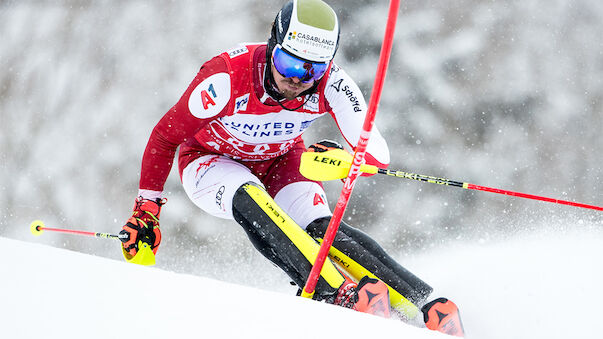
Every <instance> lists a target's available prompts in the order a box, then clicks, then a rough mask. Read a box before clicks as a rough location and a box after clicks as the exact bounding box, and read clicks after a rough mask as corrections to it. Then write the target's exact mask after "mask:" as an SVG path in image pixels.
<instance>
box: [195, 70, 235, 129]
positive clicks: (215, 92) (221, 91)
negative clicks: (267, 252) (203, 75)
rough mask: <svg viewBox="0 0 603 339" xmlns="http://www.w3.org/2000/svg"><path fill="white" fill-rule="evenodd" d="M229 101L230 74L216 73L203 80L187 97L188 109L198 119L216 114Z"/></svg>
mask: <svg viewBox="0 0 603 339" xmlns="http://www.w3.org/2000/svg"><path fill="white" fill-rule="evenodd" d="M229 101H230V76H229V75H228V73H218V74H214V75H212V76H210V77H209V78H207V79H205V80H203V81H202V82H201V83H200V84H199V85H197V87H196V88H195V89H194V90H193V92H192V93H191V95H190V97H189V98H188V109H189V110H190V112H191V114H192V115H193V116H195V117H197V118H199V119H206V118H211V117H213V116H216V115H218V113H220V112H221V111H222V110H223V109H224V107H226V105H227V104H228V102H229Z"/></svg>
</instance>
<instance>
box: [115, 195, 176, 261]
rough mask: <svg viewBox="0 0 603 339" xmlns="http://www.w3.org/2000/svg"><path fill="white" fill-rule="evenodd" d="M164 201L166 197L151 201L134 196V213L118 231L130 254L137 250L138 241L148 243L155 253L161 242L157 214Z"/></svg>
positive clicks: (134, 253)
mask: <svg viewBox="0 0 603 339" xmlns="http://www.w3.org/2000/svg"><path fill="white" fill-rule="evenodd" d="M165 203H166V199H157V200H155V201H153V200H149V199H143V198H142V197H138V198H136V204H135V205H134V213H133V214H132V217H131V218H130V219H128V222H127V223H126V224H125V225H124V226H123V228H122V230H121V231H120V232H119V235H120V240H121V241H122V246H123V248H124V250H125V251H126V252H127V253H129V254H130V255H131V256H135V255H136V252H138V242H139V241H142V242H144V243H147V244H149V245H150V246H151V250H153V254H157V248H158V247H159V244H160V243H161V231H160V230H159V214H160V212H161V206H163V205H164V204H165Z"/></svg>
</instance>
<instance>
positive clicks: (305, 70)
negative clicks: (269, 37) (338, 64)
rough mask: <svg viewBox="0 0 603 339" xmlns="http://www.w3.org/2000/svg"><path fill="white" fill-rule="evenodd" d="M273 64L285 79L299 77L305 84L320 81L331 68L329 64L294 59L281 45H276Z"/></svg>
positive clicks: (273, 52)
mask: <svg viewBox="0 0 603 339" xmlns="http://www.w3.org/2000/svg"><path fill="white" fill-rule="evenodd" d="M272 64H273V65H274V67H275V68H276V71H277V72H279V73H280V75H282V76H284V77H285V78H294V77H297V78H298V79H299V80H301V82H303V83H308V82H311V81H317V80H320V78H322V76H323V75H325V72H326V71H327V68H329V63H328V62H327V63H324V62H310V61H306V60H302V59H299V58H297V57H294V56H293V55H291V54H289V53H287V52H286V51H284V50H283V48H282V47H281V45H276V46H275V47H274V50H273V51H272Z"/></svg>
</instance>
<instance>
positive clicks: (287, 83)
mask: <svg viewBox="0 0 603 339" xmlns="http://www.w3.org/2000/svg"><path fill="white" fill-rule="evenodd" d="M272 77H273V78H274V82H276V86H277V87H278V90H279V92H281V94H282V95H283V96H284V97H285V98H287V100H291V99H295V98H296V97H297V96H298V95H300V94H301V93H302V92H303V91H305V90H308V89H310V87H312V86H314V81H310V82H308V83H303V82H301V80H299V78H298V77H293V78H285V77H284V76H282V75H281V74H280V73H279V72H278V71H277V70H276V68H275V67H274V65H272Z"/></svg>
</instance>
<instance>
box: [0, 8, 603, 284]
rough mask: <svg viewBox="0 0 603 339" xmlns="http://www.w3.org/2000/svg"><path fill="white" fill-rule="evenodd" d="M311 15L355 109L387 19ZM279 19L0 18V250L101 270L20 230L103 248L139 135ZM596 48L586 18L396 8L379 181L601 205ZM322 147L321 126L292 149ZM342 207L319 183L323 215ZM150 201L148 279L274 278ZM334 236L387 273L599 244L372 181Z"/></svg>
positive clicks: (573, 218)
mask: <svg viewBox="0 0 603 339" xmlns="http://www.w3.org/2000/svg"><path fill="white" fill-rule="evenodd" d="M327 2H328V3H329V4H330V5H331V6H332V7H333V8H334V9H335V10H336V12H337V13H338V15H339V19H340V23H341V30H342V31H341V39H340V48H339V51H338V54H337V56H336V58H335V60H336V62H337V64H338V65H339V66H340V67H342V68H344V69H345V70H346V71H347V72H348V73H349V74H350V75H351V76H352V78H354V79H355V80H356V82H357V83H358V84H359V86H360V87H361V89H362V90H363V93H364V95H365V98H366V100H367V101H368V99H369V97H370V94H371V88H372V85H373V81H374V77H375V72H376V68H377V61H378V59H379V51H380V48H381V40H382V38H383V34H384V30H385V21H386V15H387V8H388V1H385V0H380V1H377V0H346V1H343V0H339V1H336V0H331V1H327ZM283 3H284V1H267V0H230V1H218V0H205V1H193V0H187V1H178V0H172V1H167V0H162V1H142V0H138V1H134V0H131V1H117V0H115V1H110V0H107V1H85V0H81V1H76V0H71V1H68V0H65V1H35V0H31V1H28V0H24V1H11V0H4V1H0V37H1V38H0V41H1V43H0V66H1V67H0V117H1V118H0V192H1V194H0V209H1V213H0V236H2V237H8V238H14V239H19V240H27V241H35V242H41V243H46V244H52V245H54V246H56V247H61V248H67V249H72V250H76V251H80V252H84V253H90V254H96V255H100V256H104V257H109V258H115V259H120V257H121V252H120V250H119V247H118V245H117V244H116V243H114V242H112V241H110V240H98V239H90V238H83V237H78V236H73V235H58V234H51V233H49V232H48V233H45V234H44V235H43V236H42V237H40V238H33V239H32V235H31V234H30V233H29V224H30V222H31V221H32V220H34V219H41V220H43V221H44V222H45V223H46V225H47V226H49V227H60V228H71V229H80V230H87V231H94V232H111V233H117V232H119V230H120V229H121V227H122V225H123V224H124V223H125V221H126V220H127V218H128V217H129V216H130V215H131V210H132V206H133V204H134V198H135V197H136V194H137V189H138V180H139V174H140V162H141V157H142V153H143V150H144V147H145V145H146V143H147V140H148V137H149V135H150V132H151V130H152V128H153V127H154V125H155V124H156V123H157V122H158V121H159V119H160V118H161V116H162V115H163V114H164V113H165V112H166V111H167V110H168V109H169V108H170V107H171V106H172V105H173V104H175V103H176V101H177V100H178V99H179V98H180V96H181V95H182V93H183V92H184V90H185V89H186V87H187V86H188V84H189V83H190V81H191V80H192V79H193V78H194V76H195V74H196V72H197V70H198V69H199V67H200V66H201V65H202V64H203V63H204V62H205V61H206V60H208V59H210V58H211V57H213V56H214V55H217V54H219V53H221V52H222V51H225V50H227V49H229V48H231V47H233V46H234V45H236V44H237V43H239V42H249V41H266V40H267V38H268V35H269V28H270V25H271V22H272V21H273V20H274V17H275V15H276V13H277V11H278V10H279V9H280V7H281V5H282V4H283ZM602 35H603V2H601V1H598V0H521V1H519V0H488V1H477V0H457V1H433V0H423V1H418V0H408V1H402V6H401V8H400V12H399V18H398V25H397V29H396V35H395V40H394V47H393V52H392V57H391V60H390V65H389V69H388V73H387V77H386V80H385V87H384V92H383V95H382V98H381V103H380V106H379V110H378V114H377V120H376V124H377V126H378V128H379V130H380V131H381V133H382V134H383V136H384V137H385V139H386V140H387V141H388V144H389V147H390V152H391V159H392V162H391V165H390V168H391V169H396V170H403V171H407V172H413V173H419V174H424V175H431V176H437V177H443V178H448V179H451V180H456V181H462V182H468V183H473V184H477V185H483V186H489V187H495V188H500V189H505V190H513V191H519V192H525V193H530V194H535V195H542V196H546V197H551V198H558V199H564V200H571V201H577V202H582V203H586V204H591V205H597V206H600V205H603V193H602V192H603V161H602V160H603V136H602V135H601V134H602V132H603V117H602V116H603V39H602V38H601V37H602ZM334 131H336V126H335V125H334V123H333V121H332V120H331V119H330V117H324V118H322V119H320V120H319V121H317V122H316V123H315V125H314V126H313V127H312V128H311V129H310V131H309V132H308V133H306V134H305V135H304V140H305V141H306V144H307V145H308V144H311V143H313V142H315V141H318V140H320V139H323V138H331V139H333V138H336V140H339V141H341V140H342V139H341V138H340V137H339V136H336V135H335V133H334ZM341 187H342V184H341V182H340V181H333V182H328V183H325V190H326V191H327V194H328V197H329V202H330V205H331V207H332V208H334V205H335V202H336V200H337V197H338V196H339V193H340V190H341ZM165 194H166V197H167V199H168V203H167V205H165V207H164V209H163V211H162V216H161V227H162V228H161V229H162V234H163V240H162V245H161V247H160V248H159V252H158V257H157V259H158V266H159V267H163V268H166V269H169V270H173V271H180V272H190V273H194V274H199V275H203V276H208V277H213V278H219V279H224V280H230V281H236V282H240V281H242V280H245V281H247V282H248V283H247V284H248V285H257V286H262V284H263V283H262V280H263V279H271V277H272V276H275V275H276V276H278V275H282V273H280V271H278V270H277V269H276V268H273V267H272V266H271V265H270V264H269V263H268V262H267V261H265V260H264V259H263V258H261V256H260V255H259V254H258V253H256V252H255V250H254V249H253V247H252V245H251V244H250V243H249V242H248V241H247V239H246V236H245V234H244V232H243V231H242V229H241V228H240V227H239V226H238V225H237V224H236V223H235V222H234V221H225V220H221V219H217V218H214V217H211V216H209V215H207V214H205V213H204V212H202V211H201V210H199V209H198V208H197V207H196V206H195V205H194V204H193V203H192V202H190V201H189V200H188V198H187V197H186V194H185V193H184V191H183V189H182V188H181V185H180V181H179V177H178V172H177V168H176V166H174V168H173V169H172V173H171V175H170V177H169V179H168V182H167V184H166V187H165ZM345 220H346V221H347V222H349V223H350V224H352V225H355V226H356V227H358V228H361V229H362V230H364V231H365V232H367V233H369V234H370V235H371V236H373V237H374V238H375V239H376V240H378V241H379V242H380V243H381V244H382V245H383V247H384V248H386V250H388V251H389V252H391V253H393V254H394V256H395V257H396V258H398V259H400V260H401V261H402V263H403V261H404V257H405V256H412V255H415V254H417V253H420V252H422V251H427V250H429V249H430V248H433V247H437V246H439V245H442V244H448V243H460V244H463V243H472V244H483V245H486V246H487V245H488V244H493V243H496V242H497V241H500V240H502V239H508V238H510V237H520V236H523V235H525V234H529V233H531V232H534V231H536V230H538V231H541V230H547V231H550V232H555V233H557V232H561V233H562V232H566V231H568V230H572V231H574V230H579V229H581V228H588V229H590V230H593V229H594V230H597V231H596V233H598V234H599V235H601V234H603V214H602V213H601V212H598V211H593V210H586V209H580V208H575V207H568V206H563V205H558V204H551V203H544V202H537V201H534V200H528V199H520V198H515V197H508V196H504V195H499V194H492V193H486V192H477V191H470V190H463V189H460V188H455V187H447V186H441V185H434V184H430V183H423V182H418V181H412V180H407V179H400V178H393V177H387V176H373V177H369V178H365V177H363V178H360V179H359V180H358V182H357V183H356V187H355V189H354V193H353V195H352V199H351V201H350V204H349V206H348V209H347V211H346V214H345ZM242 267H249V269H242ZM258 271H259V272H258ZM266 272H268V273H266ZM284 285H287V284H286V282H285V283H284ZM285 287H287V286H285Z"/></svg>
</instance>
